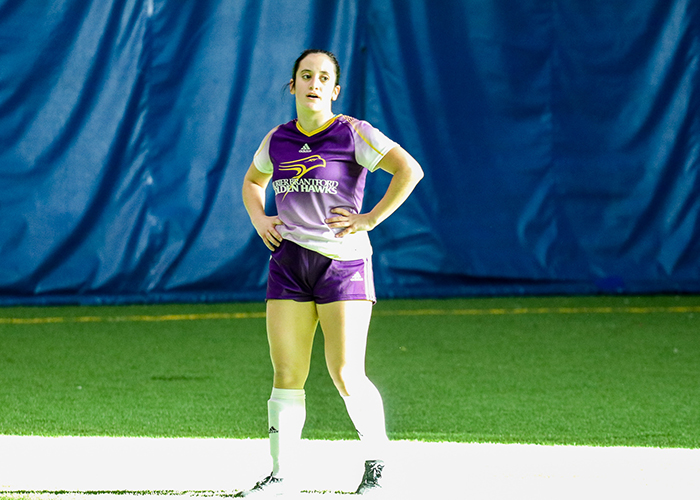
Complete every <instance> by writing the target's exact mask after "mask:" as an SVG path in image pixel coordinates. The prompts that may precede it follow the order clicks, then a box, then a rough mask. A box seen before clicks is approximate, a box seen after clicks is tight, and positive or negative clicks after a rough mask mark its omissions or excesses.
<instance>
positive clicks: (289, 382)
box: [267, 300, 318, 478]
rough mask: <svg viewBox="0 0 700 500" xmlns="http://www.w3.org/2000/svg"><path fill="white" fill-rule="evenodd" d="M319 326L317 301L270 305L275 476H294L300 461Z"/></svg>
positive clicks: (270, 415)
mask: <svg viewBox="0 0 700 500" xmlns="http://www.w3.org/2000/svg"><path fill="white" fill-rule="evenodd" d="M317 324H318V316H317V314H316V305H315V304H314V303H313V302H295V301H292V300H270V301H268V302H267V336H268V342H269V344H270V358H271V360H272V366H273V369H274V379H273V389H272V394H271V396H270V400H269V401H268V421H269V433H270V454H271V455H272V476H273V477H276V478H284V477H285V476H288V475H290V474H288V473H289V468H290V465H292V464H294V463H295V462H296V461H297V460H296V457H295V455H296V452H297V450H298V447H299V442H300V440H301V431H302V429H303V427H304V421H305V420H306V396H305V393H304V384H305V383H306V379H307V377H308V375H309V366H310V363H311V350H312V346H313V339H314V334H315V332H316V325H317ZM292 475H293V474H292Z"/></svg>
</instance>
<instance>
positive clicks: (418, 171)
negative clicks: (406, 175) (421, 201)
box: [411, 160, 425, 185]
mask: <svg viewBox="0 0 700 500" xmlns="http://www.w3.org/2000/svg"><path fill="white" fill-rule="evenodd" d="M424 176H425V173H424V172H423V168H421V166H420V163H418V162H417V161H415V160H413V165H412V168H411V177H412V178H413V184H414V185H416V184H418V183H419V182H420V181H421V179H422V178H423V177H424Z"/></svg>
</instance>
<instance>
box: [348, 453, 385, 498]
mask: <svg viewBox="0 0 700 500" xmlns="http://www.w3.org/2000/svg"><path fill="white" fill-rule="evenodd" d="M382 470H384V462H383V461H381V460H367V461H366V462H365V475H364V476H362V482H361V483H360V486H358V487H357V491H356V492H355V494H357V495H365V494H367V493H369V492H371V491H378V490H381V489H382V485H381V484H379V480H380V479H381V478H382Z"/></svg>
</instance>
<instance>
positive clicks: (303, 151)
mask: <svg viewBox="0 0 700 500" xmlns="http://www.w3.org/2000/svg"><path fill="white" fill-rule="evenodd" d="M299 152H300V153H310V152H311V148H310V147H309V145H308V144H304V145H303V146H302V147H301V149H300V150H299Z"/></svg>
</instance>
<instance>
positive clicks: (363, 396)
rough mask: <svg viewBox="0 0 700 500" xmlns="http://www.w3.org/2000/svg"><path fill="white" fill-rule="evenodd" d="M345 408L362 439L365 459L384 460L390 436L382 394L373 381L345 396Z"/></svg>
mask: <svg viewBox="0 0 700 500" xmlns="http://www.w3.org/2000/svg"><path fill="white" fill-rule="evenodd" d="M343 401H345V408H347V410H348V415H350V419H351V420H352V423H353V424H354V425H355V429H357V434H358V435H359V436H360V441H362V447H363V452H364V455H365V460H383V459H384V455H385V453H386V446H387V444H388V443H389V438H387V435H386V424H385V422H384V405H383V403H382V396H381V395H380V394H379V391H378V390H377V388H376V387H375V386H374V384H372V383H371V382H370V383H369V384H368V385H367V387H366V389H365V390H364V391H363V392H361V393H360V392H358V393H355V394H352V395H350V396H343Z"/></svg>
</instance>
